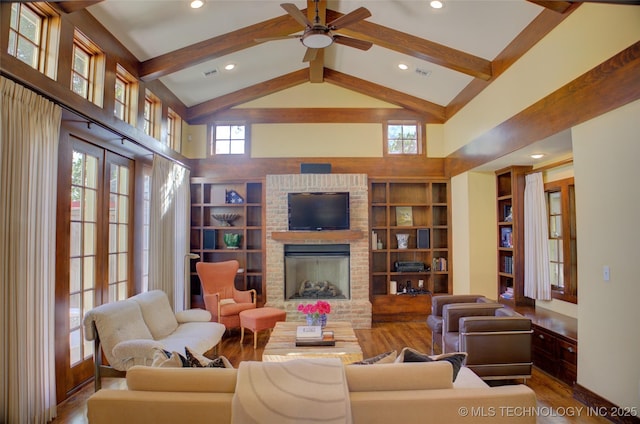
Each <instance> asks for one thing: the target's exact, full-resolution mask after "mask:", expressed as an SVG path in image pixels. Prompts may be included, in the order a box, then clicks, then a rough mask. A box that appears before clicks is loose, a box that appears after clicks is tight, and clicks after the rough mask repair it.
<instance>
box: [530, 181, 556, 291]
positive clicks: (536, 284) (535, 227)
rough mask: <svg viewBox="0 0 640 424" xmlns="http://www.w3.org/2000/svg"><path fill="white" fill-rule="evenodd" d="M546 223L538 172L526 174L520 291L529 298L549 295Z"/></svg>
mask: <svg viewBox="0 0 640 424" xmlns="http://www.w3.org/2000/svg"><path fill="white" fill-rule="evenodd" d="M548 227H549V224H548V222H547V206H546V201H545V196H544V183H543V181H542V174H541V173H540V172H537V173H535V174H529V175H527V177H526V186H525V189H524V295H525V296H527V297H530V298H532V299H538V300H550V299H551V282H550V278H549V242H548V237H549V229H548Z"/></svg>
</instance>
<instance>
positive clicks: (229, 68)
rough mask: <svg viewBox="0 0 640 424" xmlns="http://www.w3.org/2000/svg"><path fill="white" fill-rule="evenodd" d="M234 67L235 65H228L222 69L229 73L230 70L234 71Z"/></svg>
mask: <svg viewBox="0 0 640 424" xmlns="http://www.w3.org/2000/svg"><path fill="white" fill-rule="evenodd" d="M235 67H236V64H235V63H229V64H228V65H225V66H224V69H226V70H227V71H230V70H232V69H234V68H235Z"/></svg>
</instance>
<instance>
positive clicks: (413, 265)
mask: <svg viewBox="0 0 640 424" xmlns="http://www.w3.org/2000/svg"><path fill="white" fill-rule="evenodd" d="M393 267H394V269H395V272H424V271H428V270H429V269H428V268H429V267H426V266H425V265H424V263H422V262H410V261H396V262H394V263H393Z"/></svg>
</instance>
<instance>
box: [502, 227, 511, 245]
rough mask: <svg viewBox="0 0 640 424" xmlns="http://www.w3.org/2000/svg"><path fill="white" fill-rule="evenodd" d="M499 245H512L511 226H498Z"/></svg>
mask: <svg viewBox="0 0 640 424" xmlns="http://www.w3.org/2000/svg"><path fill="white" fill-rule="evenodd" d="M500 246H501V247H513V235H512V231H511V227H502V228H500Z"/></svg>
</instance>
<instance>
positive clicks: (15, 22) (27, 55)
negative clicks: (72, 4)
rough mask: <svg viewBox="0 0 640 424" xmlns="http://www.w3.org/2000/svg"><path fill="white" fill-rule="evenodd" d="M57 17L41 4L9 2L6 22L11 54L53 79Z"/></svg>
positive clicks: (58, 26) (57, 29)
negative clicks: (8, 21) (8, 14)
mask: <svg viewBox="0 0 640 424" xmlns="http://www.w3.org/2000/svg"><path fill="white" fill-rule="evenodd" d="M59 28H60V19H59V17H58V15H56V14H55V13H54V12H53V10H52V9H50V8H49V6H47V5H46V4H44V3H38V4H33V3H26V2H25V3H22V2H21V3H12V4H11V19H10V24H9V43H8V45H9V48H8V53H9V54H10V55H11V56H14V57H16V58H17V59H19V60H21V61H23V62H24V63H26V64H27V65H29V66H31V67H32V68H34V69H37V70H39V71H40V72H42V73H44V74H45V75H47V76H49V77H50V78H55V68H56V57H57V45H58V42H57V39H58V33H59Z"/></svg>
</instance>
